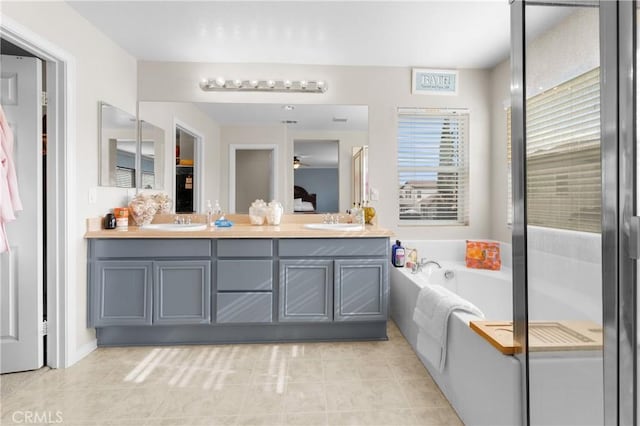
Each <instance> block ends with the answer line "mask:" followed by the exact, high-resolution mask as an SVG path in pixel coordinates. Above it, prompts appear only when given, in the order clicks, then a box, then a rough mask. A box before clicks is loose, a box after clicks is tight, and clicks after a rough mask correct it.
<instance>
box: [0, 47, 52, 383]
mask: <svg viewBox="0 0 640 426" xmlns="http://www.w3.org/2000/svg"><path fill="white" fill-rule="evenodd" d="M0 74H1V84H2V85H1V86H0V94H1V99H0V103H1V104H2V108H3V109H4V111H5V115H6V116H7V120H8V121H9V125H10V126H11V128H12V129H13V133H14V152H13V153H14V161H15V165H16V172H17V175H18V186H19V190H20V196H21V198H22V204H23V211H21V212H18V213H17V215H16V216H17V219H16V220H15V221H13V222H10V223H8V224H7V225H6V229H7V236H8V239H9V246H10V247H11V252H5V253H2V254H0V288H1V293H0V372H2V373H8V372H12V371H24V370H33V369H36V368H40V367H42V365H43V358H44V354H43V342H42V340H43V339H42V335H41V333H40V324H41V322H42V283H43V281H42V279H43V254H42V252H43V250H42V248H43V240H42V235H43V228H42V216H43V214H42V107H41V92H42V66H41V62H40V60H39V59H36V58H27V57H20V56H8V55H2V58H1V59H0Z"/></svg>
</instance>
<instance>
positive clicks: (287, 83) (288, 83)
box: [284, 80, 291, 89]
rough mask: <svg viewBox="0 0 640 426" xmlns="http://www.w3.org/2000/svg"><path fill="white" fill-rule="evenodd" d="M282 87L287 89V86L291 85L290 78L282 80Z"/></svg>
mask: <svg viewBox="0 0 640 426" xmlns="http://www.w3.org/2000/svg"><path fill="white" fill-rule="evenodd" d="M284 87H285V88H286V89H289V88H290V87H291V80H285V81H284Z"/></svg>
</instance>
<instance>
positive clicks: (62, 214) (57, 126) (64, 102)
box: [0, 16, 84, 368]
mask: <svg viewBox="0 0 640 426" xmlns="http://www.w3.org/2000/svg"><path fill="white" fill-rule="evenodd" d="M0 37H2V38H4V39H5V40H7V41H9V42H11V43H13V44H15V45H16V46H19V47H20V48H22V49H24V50H26V51H28V52H31V53H33V54H34V55H36V56H37V57H39V58H40V59H42V60H43V61H45V62H46V72H47V76H46V78H47V97H48V102H47V187H46V188H43V191H47V215H46V217H45V218H44V220H45V221H46V223H47V235H46V239H47V268H46V271H45V274H46V277H47V322H48V332H47V360H46V365H48V366H50V367H52V368H61V367H62V368H64V367H67V366H70V365H71V364H73V363H75V362H76V361H77V360H79V359H80V358H82V357H83V356H84V354H80V353H77V349H76V344H75V341H76V339H75V333H74V330H73V327H72V326H73V325H75V324H76V309H75V306H76V278H77V277H76V274H75V273H74V271H75V269H76V264H75V262H74V260H75V259H76V258H77V256H76V251H77V250H76V248H75V245H74V244H71V243H70V242H71V241H72V240H73V238H72V229H73V227H72V226H71V225H72V224H75V223H76V214H75V209H74V208H73V206H74V205H75V200H76V198H75V197H76V195H75V191H73V190H72V188H73V187H74V185H75V181H76V176H75V174H76V171H75V168H74V167H72V165H74V164H75V161H74V158H75V147H76V126H75V117H76V114H75V111H76V101H75V98H76V96H75V94H76V87H75V81H76V79H75V76H76V65H75V58H74V57H73V56H72V55H71V54H69V53H68V52H66V51H65V50H63V49H61V48H60V47H58V46H56V45H54V44H53V43H51V42H50V41H48V40H46V39H44V38H43V37H41V36H40V35H38V34H36V33H34V32H33V31H31V30H29V29H27V28H25V27H24V26H22V25H20V24H18V23H17V22H15V21H13V20H12V19H10V18H8V17H6V16H3V17H2V22H1V23H0Z"/></svg>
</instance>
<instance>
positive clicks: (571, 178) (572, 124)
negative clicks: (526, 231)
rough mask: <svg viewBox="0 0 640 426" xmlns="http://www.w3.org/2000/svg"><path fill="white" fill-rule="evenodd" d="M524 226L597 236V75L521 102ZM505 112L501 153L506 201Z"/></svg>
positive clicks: (588, 74) (593, 72)
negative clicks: (524, 157)
mask: <svg viewBox="0 0 640 426" xmlns="http://www.w3.org/2000/svg"><path fill="white" fill-rule="evenodd" d="M526 114H527V117H526V132H527V223H528V224H529V225H537V226H544V227H550V228H560V229H570V230H576V231H585V232H600V228H601V172H600V171H601V167H600V70H599V68H596V69H593V70H591V71H588V72H586V73H584V74H582V75H580V76H578V77H576V78H574V79H572V80H569V81H567V82H565V83H562V84H560V85H558V86H556V87H554V88H552V89H550V90H547V91H545V92H543V93H540V94H538V95H535V96H532V97H531V98H529V99H527V112H526ZM510 120H511V111H508V113H507V123H508V124H507V125H508V128H509V131H508V137H507V150H508V159H507V161H508V162H509V171H508V180H509V197H508V198H509V205H508V208H507V209H508V210H507V213H508V217H513V210H512V209H513V202H512V200H511V167H510V166H511V163H510V159H511V124H510Z"/></svg>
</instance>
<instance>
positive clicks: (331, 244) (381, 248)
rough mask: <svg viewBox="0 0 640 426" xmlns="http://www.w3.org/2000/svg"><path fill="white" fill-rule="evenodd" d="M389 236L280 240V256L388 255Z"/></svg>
mask: <svg viewBox="0 0 640 426" xmlns="http://www.w3.org/2000/svg"><path fill="white" fill-rule="evenodd" d="M388 249H389V239H388V238H307V239H304V238H299V239H293V238H292V239H282V240H280V241H279V246H278V251H279V254H280V257H306V256H332V257H333V256H386V255H387V250H388Z"/></svg>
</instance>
